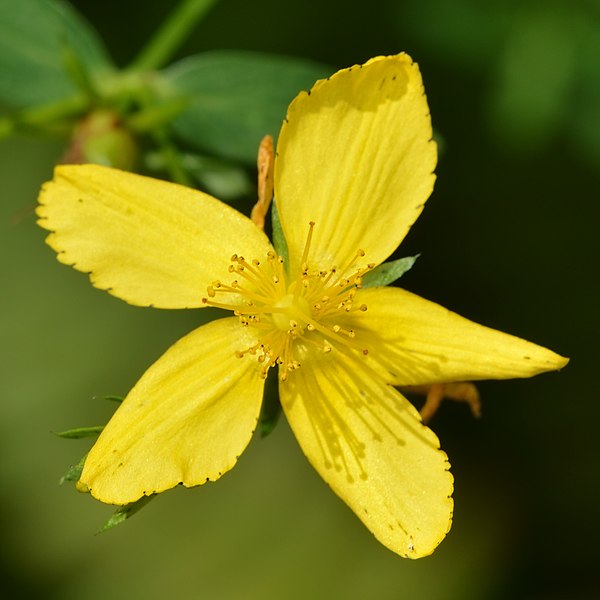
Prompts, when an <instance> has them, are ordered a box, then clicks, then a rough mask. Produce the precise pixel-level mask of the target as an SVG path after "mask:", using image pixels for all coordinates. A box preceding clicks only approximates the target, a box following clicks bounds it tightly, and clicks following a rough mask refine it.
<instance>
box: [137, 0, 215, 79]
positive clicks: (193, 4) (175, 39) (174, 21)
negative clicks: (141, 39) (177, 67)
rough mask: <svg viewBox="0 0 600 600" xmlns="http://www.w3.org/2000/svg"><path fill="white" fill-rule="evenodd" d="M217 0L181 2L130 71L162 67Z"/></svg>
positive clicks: (188, 0) (185, 0)
mask: <svg viewBox="0 0 600 600" xmlns="http://www.w3.org/2000/svg"><path fill="white" fill-rule="evenodd" d="M217 1H218V0H182V2H181V3H180V4H179V6H178V7H177V8H176V9H175V11H174V12H173V13H172V14H171V16H170V17H169V18H168V19H167V21H166V22H165V23H164V25H163V26H162V27H161V28H160V29H159V31H158V32H157V33H156V35H155V36H154V37H153V38H152V39H151V40H150V42H148V45H147V46H146V47H145V48H143V49H142V51H141V52H140V53H139V54H138V56H137V57H136V58H135V59H134V61H133V62H132V63H131V65H130V66H129V69H130V70H137V71H151V70H154V69H160V68H161V67H163V66H164V65H165V64H166V63H167V61H168V60H169V59H170V58H171V56H172V55H173V54H174V53H175V51H176V50H177V48H178V47H179V46H180V45H181V44H182V43H183V41H184V40H185V38H186V37H187V36H188V35H189V34H190V33H191V31H192V30H193V28H194V27H195V26H196V24H197V23H198V21H199V20H200V19H201V18H202V17H203V16H204V14H205V13H206V12H207V11H208V10H209V9H210V8H211V7H212V5H213V4H215V3H216V2H217Z"/></svg>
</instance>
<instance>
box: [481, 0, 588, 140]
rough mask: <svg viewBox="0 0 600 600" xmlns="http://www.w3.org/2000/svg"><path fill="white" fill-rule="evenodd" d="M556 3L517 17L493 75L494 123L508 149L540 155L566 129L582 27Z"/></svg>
mask: <svg viewBox="0 0 600 600" xmlns="http://www.w3.org/2000/svg"><path fill="white" fill-rule="evenodd" d="M571 16H572V15H571V13H570V12H569V11H567V10H566V8H564V7H563V6H561V5H560V4H558V3H556V2H546V3H544V4H543V5H538V4H531V3H529V4H527V5H525V7H524V8H523V10H519V11H517V12H516V13H515V15H514V19H513V22H512V26H511V28H510V31H509V32H508V35H507V38H506V40H505V44H504V50H503V52H502V53H501V54H500V62H499V64H498V67H497V69H496V71H495V73H494V76H495V85H493V87H492V90H491V94H490V106H489V111H490V116H491V125H492V130H493V133H494V136H495V137H496V139H497V140H498V141H499V142H501V143H502V144H503V145H505V146H506V147H507V148H508V149H509V150H513V151H525V152H535V151H538V150H539V149H541V148H543V147H544V146H546V145H547V144H548V143H549V142H550V141H551V140H552V139H553V138H554V137H555V136H556V135H557V134H558V133H559V132H560V130H561V129H562V128H563V125H564V123H565V121H566V117H567V113H568V106H569V96H570V92H571V89H572V82H573V74H574V69H573V67H574V64H575V60H576V45H577V29H576V27H575V26H574V25H575V22H574V20H573V19H572V18H571Z"/></svg>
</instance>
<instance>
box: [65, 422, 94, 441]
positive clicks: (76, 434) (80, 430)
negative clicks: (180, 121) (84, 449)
mask: <svg viewBox="0 0 600 600" xmlns="http://www.w3.org/2000/svg"><path fill="white" fill-rule="evenodd" d="M103 429H104V425H94V426H92V427H76V428H75V429H67V430H66V431H58V432H55V435H57V436H58V437H61V438H67V439H70V440H77V439H79V438H85V437H92V436H94V435H98V434H99V433H100V432H101V431H102V430H103Z"/></svg>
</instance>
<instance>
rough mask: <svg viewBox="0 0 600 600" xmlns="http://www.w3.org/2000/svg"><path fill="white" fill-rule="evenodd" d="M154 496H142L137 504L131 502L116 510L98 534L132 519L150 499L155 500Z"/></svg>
mask: <svg viewBox="0 0 600 600" xmlns="http://www.w3.org/2000/svg"><path fill="white" fill-rule="evenodd" d="M155 497H156V494H153V495H152V496H142V497H141V498H140V499H139V500H138V501H137V502H132V503H131V504H126V505H125V506H121V507H119V508H117V510H116V511H115V512H114V513H113V514H112V517H111V518H110V519H109V520H108V521H106V523H104V525H102V527H101V528H100V531H98V533H104V532H105V531H108V530H109V529H112V528H113V527H116V526H117V525H120V524H121V523H123V521H126V520H127V519H129V518H130V517H133V515H135V513H136V512H138V511H139V510H141V509H142V508H144V506H146V504H148V502H150V500H152V498H155Z"/></svg>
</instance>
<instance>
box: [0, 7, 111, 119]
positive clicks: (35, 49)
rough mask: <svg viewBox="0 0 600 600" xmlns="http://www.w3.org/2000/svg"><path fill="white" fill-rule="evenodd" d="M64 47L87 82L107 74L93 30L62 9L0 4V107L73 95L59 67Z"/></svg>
mask: <svg viewBox="0 0 600 600" xmlns="http://www.w3.org/2000/svg"><path fill="white" fill-rule="evenodd" d="M65 47H67V48H68V52H67V53H68V54H69V53H73V54H74V55H75V56H76V57H77V60H78V64H79V65H80V67H81V68H83V69H85V70H86V71H87V73H88V75H89V76H90V77H92V78H95V79H99V78H101V77H102V76H103V75H105V74H106V73H107V72H109V71H110V70H111V69H112V65H111V62H110V60H109V58H108V55H107V54H106V51H105V50H104V47H103V45H102V42H101V41H100V39H99V37H98V35H97V34H96V32H95V31H94V29H92V27H91V26H90V25H89V24H88V23H87V22H86V21H85V20H84V19H83V18H82V17H81V16H80V15H79V14H78V13H77V12H75V10H74V9H72V8H71V7H70V6H69V5H68V4H65V3H63V2H58V1H52V0H19V2H9V1H7V0H5V1H3V2H0V73H2V76H1V77H0V102H3V103H4V104H6V105H7V106H10V107H13V108H24V107H28V106H33V105H36V104H42V103H43V104H48V103H51V102H55V101H58V100H60V99H62V98H64V97H65V96H69V95H72V94H74V93H76V92H77V86H76V84H75V83H74V81H73V79H72V77H71V76H70V74H69V73H68V70H67V66H66V65H65V63H64V57H65ZM79 76H81V74H79Z"/></svg>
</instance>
